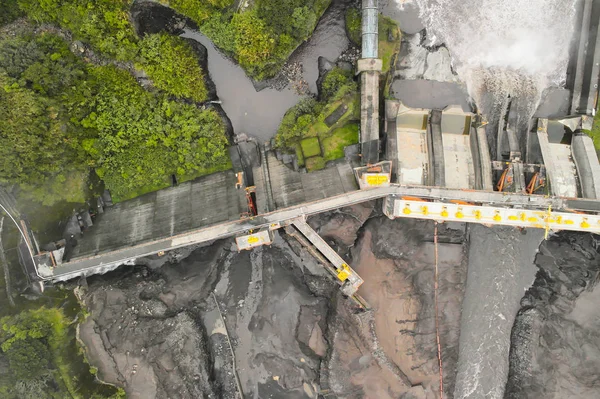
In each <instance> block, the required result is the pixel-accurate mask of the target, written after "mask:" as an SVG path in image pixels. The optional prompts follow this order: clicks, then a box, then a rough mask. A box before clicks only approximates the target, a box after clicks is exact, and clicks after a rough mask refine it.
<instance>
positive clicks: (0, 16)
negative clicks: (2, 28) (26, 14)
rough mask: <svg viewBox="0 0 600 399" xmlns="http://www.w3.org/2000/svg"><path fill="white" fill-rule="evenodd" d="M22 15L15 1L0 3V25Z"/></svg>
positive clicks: (9, 0)
mask: <svg viewBox="0 0 600 399" xmlns="http://www.w3.org/2000/svg"><path fill="white" fill-rule="evenodd" d="M22 15H23V12H22V11H21V9H20V8H19V4H18V3H17V0H2V1H1V2H0V25H4V24H7V23H9V22H12V21H14V20H15V19H17V18H19V17H20V16H22Z"/></svg>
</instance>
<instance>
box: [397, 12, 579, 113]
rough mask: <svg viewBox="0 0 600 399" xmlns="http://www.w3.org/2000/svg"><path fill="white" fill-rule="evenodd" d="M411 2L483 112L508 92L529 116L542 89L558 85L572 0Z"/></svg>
mask: <svg viewBox="0 0 600 399" xmlns="http://www.w3.org/2000/svg"><path fill="white" fill-rule="evenodd" d="M396 1H397V2H398V1H400V0H396ZM414 2H415V3H416V4H417V5H418V6H419V9H420V16H421V19H422V20H423V23H424V25H425V27H426V28H427V30H428V35H429V40H431V43H432V44H441V43H442V42H443V43H445V44H446V46H447V47H448V49H449V51H450V53H451V55H452V59H453V64H454V68H455V70H456V72H457V73H458V75H459V76H460V77H461V79H462V80H463V81H464V82H465V83H466V85H467V89H468V92H469V94H470V96H471V97H472V98H473V99H474V100H475V102H476V103H477V104H478V105H479V107H480V108H482V111H484V113H486V111H487V113H489V112H490V111H491V109H492V108H493V107H494V106H497V105H498V103H501V102H502V101H504V100H505V99H506V97H507V96H511V97H517V98H519V99H521V101H522V102H524V103H525V104H526V106H525V107H524V108H525V109H524V112H527V113H529V115H528V116H531V115H533V113H534V112H535V110H536V108H537V106H538V104H539V103H540V100H541V97H542V93H543V91H544V89H546V88H547V87H549V86H561V85H563V84H564V81H565V78H566V67H567V63H568V60H569V45H570V42H571V37H572V35H573V30H574V24H575V23H574V22H575V14H576V3H577V0H550V1H549V0H510V1H506V0H414ZM488 95H491V99H489V98H487V96H488ZM486 108H487V109H486ZM488 116H490V115H488ZM492 116H493V115H492Z"/></svg>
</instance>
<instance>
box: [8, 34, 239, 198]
mask: <svg viewBox="0 0 600 399" xmlns="http://www.w3.org/2000/svg"><path fill="white" fill-rule="evenodd" d="M148 43H155V44H156V46H158V47H160V46H164V45H165V43H166V44H167V45H168V44H169V43H171V42H170V39H164V38H163V36H162V35H156V36H155V37H150V38H148ZM173 43H174V45H175V46H179V45H181V43H180V42H178V41H175V42H173ZM152 48H153V47H152V45H148V49H152ZM174 48H175V49H176V48H177V47H174ZM147 52H148V54H149V55H148V60H149V61H148V62H156V64H155V66H154V68H156V65H161V62H160V61H156V59H157V58H152V57H151V54H152V51H151V50H148V51H147ZM167 53H168V52H167ZM187 55H188V60H191V55H190V54H189V53H188V54H187ZM167 57H176V53H175V52H174V53H171V54H167ZM184 58H185V57H184ZM166 59H168V58H166ZM151 60H154V61H151ZM179 65H182V64H179ZM187 65H188V66H189V69H190V70H193V73H192V74H190V76H192V75H194V76H195V74H197V73H198V72H199V71H200V70H199V67H198V64H197V62H196V61H195V60H194V64H191V63H188V64H187ZM171 71H174V72H173V74H172V75H171V76H172V77H173V76H176V75H177V73H179V72H181V69H178V67H173V69H171ZM162 73H163V72H162V71H156V75H157V76H160V75H161V74H162ZM184 75H185V73H183V72H181V75H180V76H181V78H178V79H176V78H173V81H174V82H176V83H173V84H171V85H170V87H171V89H173V88H176V90H177V91H178V92H180V93H181V94H182V95H184V94H183V93H182V92H183V91H185V90H189V91H188V92H187V93H188V94H189V95H190V96H200V95H201V96H205V95H206V92H205V90H204V91H203V89H204V87H203V85H200V84H199V83H198V80H193V79H192V80H190V79H188V78H186V77H185V76H184ZM165 79H167V78H165ZM158 82H160V83H158ZM181 82H184V83H186V85H185V86H186V87H183V86H182V85H181ZM156 84H157V85H158V86H162V87H163V88H165V87H167V86H169V83H165V80H162V79H158V80H157V83H156ZM171 89H169V90H166V89H165V91H167V92H172V91H173V90H171ZM172 94H173V93H172ZM0 120H2V121H3V124H2V125H0V158H1V160H0V162H1V165H2V167H1V168H0V183H17V184H19V186H20V188H21V190H22V191H23V193H24V197H25V198H30V199H33V198H35V199H37V200H38V201H39V202H41V203H42V204H44V205H47V206H51V205H53V204H55V203H57V202H59V201H66V202H72V203H78V202H83V200H84V199H85V198H87V192H86V190H87V184H86V180H87V175H88V169H89V168H90V167H91V168H94V169H95V171H96V173H97V174H98V176H99V177H100V178H101V179H103V180H104V182H105V184H106V187H107V188H108V189H110V190H111V192H112V193H113V195H114V197H115V200H117V201H119V200H124V199H128V198H132V197H134V196H136V195H140V194H143V193H144V192H147V191H148V190H152V189H157V188H162V187H164V186H165V185H168V179H169V176H170V175H172V174H175V175H178V176H183V175H186V176H190V175H194V176H198V175H202V174H205V173H207V171H216V170H223V169H225V168H227V167H228V166H229V158H228V154H227V150H226V148H227V145H228V140H227V137H226V135H225V126H224V124H223V122H222V120H221V117H220V116H219V115H218V114H217V112H215V111H213V110H210V109H209V110H204V111H202V110H199V109H198V108H196V107H195V106H193V105H188V104H183V103H180V102H176V101H172V100H169V99H168V98H167V97H166V96H165V95H163V94H160V93H151V92H148V91H146V90H144V89H143V88H142V87H141V86H139V85H138V84H137V82H136V80H135V79H134V78H133V77H132V76H131V75H130V74H129V73H128V72H127V71H125V70H121V69H118V68H116V67H113V66H92V65H87V64H85V63H83V62H82V61H81V60H80V59H79V58H77V57H76V56H75V55H73V53H71V51H70V50H69V48H68V45H67V43H66V42H65V41H64V40H63V39H61V38H60V37H58V36H55V35H52V34H42V35H22V36H17V37H15V38H4V39H1V40H0Z"/></svg>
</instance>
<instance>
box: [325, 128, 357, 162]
mask: <svg viewBox="0 0 600 399" xmlns="http://www.w3.org/2000/svg"><path fill="white" fill-rule="evenodd" d="M356 143H358V124H356V123H349V124H347V125H345V126H344V127H341V128H339V129H336V130H335V131H334V132H333V134H332V135H331V136H329V137H327V138H325V139H323V152H324V153H325V159H326V160H328V161H330V160H334V159H338V158H343V157H344V148H346V147H347V146H349V145H353V144H356Z"/></svg>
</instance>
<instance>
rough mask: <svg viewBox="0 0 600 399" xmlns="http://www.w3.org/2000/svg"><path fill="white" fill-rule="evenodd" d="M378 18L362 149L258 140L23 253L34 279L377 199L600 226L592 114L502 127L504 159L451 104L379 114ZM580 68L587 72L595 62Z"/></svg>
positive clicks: (504, 218)
mask: <svg viewBox="0 0 600 399" xmlns="http://www.w3.org/2000/svg"><path fill="white" fill-rule="evenodd" d="M377 20H378V12H377V1H375V0H363V43H362V58H361V59H360V60H359V61H358V65H357V73H359V74H360V82H361V127H360V136H359V137H360V140H359V156H352V155H348V156H347V157H346V158H343V159H339V160H337V161H332V162H330V163H329V164H328V167H327V168H326V169H323V170H320V171H317V172H311V173H301V172H297V171H295V170H293V169H292V168H290V167H288V166H286V165H285V164H284V163H283V162H282V161H281V160H280V158H281V157H278V154H277V153H276V152H275V151H273V150H271V149H270V148H269V147H268V146H258V145H257V147H256V150H252V151H255V157H254V158H256V160H255V161H243V160H242V162H239V164H240V165H241V166H239V167H237V166H236V168H235V170H230V171H225V172H220V173H216V174H213V175H209V176H205V177H202V178H199V179H197V180H194V181H192V182H186V183H182V184H179V185H177V186H175V187H171V188H168V189H164V190H160V191H158V192H155V193H150V194H147V195H144V196H141V197H139V198H136V199H133V200H130V201H125V202H122V203H119V204H116V205H113V206H108V207H106V208H105V209H104V208H103V212H102V213H99V214H98V216H97V218H96V220H95V221H94V223H93V226H91V227H89V228H87V229H86V230H85V231H83V233H82V234H74V235H73V237H72V238H71V239H69V240H68V242H67V245H65V246H62V247H60V248H54V249H51V250H48V251H42V252H40V251H38V250H37V249H36V250H35V251H32V255H33V256H31V257H29V255H27V256H23V258H28V257H29V260H27V259H24V261H25V263H29V265H30V267H29V268H28V271H30V273H29V274H30V277H31V278H32V279H33V280H38V281H63V280H68V279H72V278H76V277H78V276H87V275H92V274H97V273H105V272H107V271H110V270H113V269H115V268H116V267H118V266H120V265H123V264H133V263H134V262H135V260H136V259H138V258H141V257H145V256H151V255H159V256H162V255H164V254H165V253H166V252H167V251H170V250H173V249H177V248H181V247H185V246H189V245H195V244H200V243H206V242H211V241H214V240H218V239H222V238H225V237H231V236H240V235H247V234H249V232H256V231H266V230H269V231H274V230H277V229H280V228H285V227H287V226H290V225H293V224H294V221H296V222H297V221H298V220H300V219H302V220H303V219H305V218H306V217H307V216H310V215H314V214H318V213H321V212H326V211H331V210H334V209H339V208H341V207H344V206H347V205H351V204H357V203H361V202H365V201H372V200H377V199H382V200H383V201H382V209H383V212H384V214H385V215H387V216H388V217H390V218H419V219H431V220H436V221H440V222H443V221H460V222H471V223H480V224H486V225H494V224H499V225H507V226H514V227H533V228H540V229H544V230H546V231H547V232H549V231H553V230H576V231H589V232H596V233H600V216H599V214H600V198H599V194H600V164H599V162H598V157H597V154H596V151H595V149H594V147H593V143H592V141H591V139H590V138H589V137H588V136H586V135H585V134H583V133H581V128H583V127H586V126H587V125H589V123H590V120H591V118H590V115H588V114H587V112H581V113H576V114H574V115H572V116H570V117H568V118H564V119H561V120H547V119H539V120H534V121H533V122H532V129H531V131H530V132H527V134H528V136H527V148H521V146H520V144H519V140H516V138H515V132H513V131H512V130H511V129H510V128H509V129H505V130H504V131H503V132H502V133H501V134H503V135H505V138H506V139H505V140H503V141H502V142H503V143H504V147H503V148H502V149H501V150H502V151H500V152H499V154H500V157H498V156H496V155H497V154H494V155H493V156H492V154H491V152H490V148H489V145H488V140H487V138H486V132H485V126H486V123H487V122H486V121H485V119H484V118H483V117H482V116H480V115H478V114H477V113H476V112H473V111H465V110H463V109H461V108H460V107H455V106H449V107H446V108H444V109H415V108H410V107H407V106H406V105H404V104H402V103H401V102H399V101H397V100H386V101H385V103H384V106H383V107H381V108H384V115H381V114H380V88H379V74H380V71H381V60H380V59H378V58H377V57H378V51H377V40H378V37H377V36H378V34H377ZM586 29H587V28H586ZM592 31H593V32H595V33H594V34H595V35H596V36H597V35H598V31H597V29H596V30H593V29H591V28H590V29H587V34H588V38H589V37H591V36H590V33H593V32H592ZM582 34H583V33H582ZM592 36H593V35H592ZM588 40H590V39H588ZM587 48H588V51H587V53H586V56H585V57H583V60H582V61H581V62H583V63H584V64H586V65H587V64H588V63H589V60H590V59H595V58H596V54H597V52H594V51H589V46H588V47H587ZM578 62H579V61H578ZM576 69H577V68H576ZM577 70H580V71H582V72H580V73H582V74H583V73H586V74H588V75H589V74H590V73H591V74H592V75H593V73H594V70H593V68H592V70H590V69H589V68H579V69H577ZM589 80H590V81H594V82H596V90H595V91H590V92H588V93H587V95H585V96H584V97H586V98H587V99H588V100H589V99H590V98H593V99H594V100H593V103H594V106H595V104H596V102H595V98H596V97H597V82H598V76H596V75H593V76H591V78H590V79H589ZM584 81H587V80H585V79H584ZM590 101H592V100H590ZM382 119H383V123H381V121H382ZM380 124H382V125H383V126H384V133H385V135H384V137H385V139H382V135H381V133H380ZM557 129H558V130H561V129H562V130H561V131H562V132H563V134H567V133H568V136H569V137H570V138H571V140H570V141H569V143H568V144H566V143H564V142H563V140H562V136H561V137H560V138H559V139H556V137H555V136H556V134H555V133H556V130H557ZM382 148H385V150H384V151H382ZM234 152H235V151H234ZM242 158H243V157H242ZM235 164H236V162H234V165H235ZM250 176H252V178H251V179H250ZM309 235H311V234H309ZM318 245H321V246H322V243H319V244H318ZM338 263H339V262H338Z"/></svg>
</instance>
